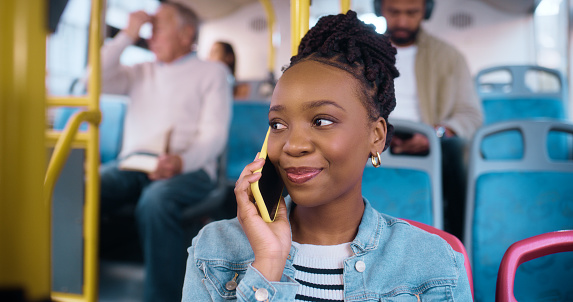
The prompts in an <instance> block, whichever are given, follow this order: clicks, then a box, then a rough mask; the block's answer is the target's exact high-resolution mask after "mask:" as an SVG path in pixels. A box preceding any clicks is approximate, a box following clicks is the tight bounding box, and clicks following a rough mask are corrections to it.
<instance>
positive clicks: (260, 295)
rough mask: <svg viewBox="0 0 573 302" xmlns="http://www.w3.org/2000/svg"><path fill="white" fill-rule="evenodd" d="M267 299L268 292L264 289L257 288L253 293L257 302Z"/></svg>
mask: <svg viewBox="0 0 573 302" xmlns="http://www.w3.org/2000/svg"><path fill="white" fill-rule="evenodd" d="M268 298H269V291H267V289H266V288H259V289H257V291H255V299H257V301H265V300H267V299H268Z"/></svg>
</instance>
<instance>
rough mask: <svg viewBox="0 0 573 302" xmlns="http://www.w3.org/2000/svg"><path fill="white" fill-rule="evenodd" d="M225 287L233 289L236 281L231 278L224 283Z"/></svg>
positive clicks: (235, 286)
mask: <svg viewBox="0 0 573 302" xmlns="http://www.w3.org/2000/svg"><path fill="white" fill-rule="evenodd" d="M225 288H226V289H227V290H235V288H237V282H235V281H234V280H231V281H229V282H227V283H225Z"/></svg>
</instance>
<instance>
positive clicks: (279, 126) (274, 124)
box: [270, 122, 286, 130]
mask: <svg viewBox="0 0 573 302" xmlns="http://www.w3.org/2000/svg"><path fill="white" fill-rule="evenodd" d="M270 125H271V128H273V129H275V130H280V129H284V128H286V126H285V125H283V124H281V123H278V122H271V123H270Z"/></svg>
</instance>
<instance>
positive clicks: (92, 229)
mask: <svg viewBox="0 0 573 302" xmlns="http://www.w3.org/2000/svg"><path fill="white" fill-rule="evenodd" d="M90 18H91V21H90V37H89V45H88V47H89V51H88V62H89V70H90V74H89V86H88V97H89V105H88V108H89V110H90V111H95V112H97V111H99V98H100V93H101V72H100V70H101V63H100V47H101V41H102V37H101V27H102V26H101V24H103V19H102V1H100V0H92V6H91V17H90ZM88 136H89V139H88V144H87V148H86V161H87V162H86V203H85V206H84V213H85V225H84V237H85V251H84V253H85V255H84V296H85V297H86V300H87V301H94V302H95V301H97V297H98V279H99V278H98V276H99V274H98V241H99V213H100V211H99V198H100V192H99V189H100V179H99V163H100V155H99V129H98V123H90V124H89V127H88Z"/></svg>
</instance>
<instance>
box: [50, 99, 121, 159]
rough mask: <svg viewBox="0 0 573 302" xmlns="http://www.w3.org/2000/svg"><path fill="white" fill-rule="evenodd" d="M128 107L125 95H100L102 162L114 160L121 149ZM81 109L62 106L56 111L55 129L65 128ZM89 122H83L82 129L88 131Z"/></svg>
mask: <svg viewBox="0 0 573 302" xmlns="http://www.w3.org/2000/svg"><path fill="white" fill-rule="evenodd" d="M126 109H127V102H126V101H125V97H123V96H116V95H106V94H102V95H101V97H100V110H101V113H102V120H101V123H100V125H99V131H100V140H99V143H100V156H101V162H102V163H106V162H108V161H111V160H114V159H115V158H116V157H117V156H118V154H119V152H120V151H121V142H122V137H123V121H124V118H125V112H126ZM78 110H80V108H78V107H60V108H57V109H56V110H55V112H54V130H63V129H64V128H65V126H66V123H67V122H68V120H69V118H70V117H71V116H72V114H74V113H75V112H77V111H78ZM87 129H88V125H87V123H82V125H81V126H80V131H87Z"/></svg>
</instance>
